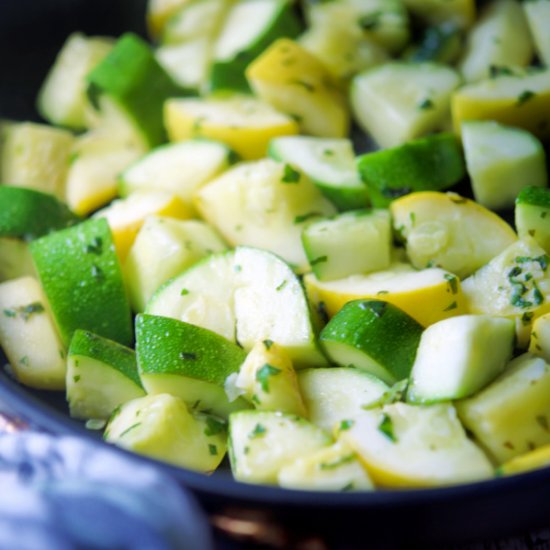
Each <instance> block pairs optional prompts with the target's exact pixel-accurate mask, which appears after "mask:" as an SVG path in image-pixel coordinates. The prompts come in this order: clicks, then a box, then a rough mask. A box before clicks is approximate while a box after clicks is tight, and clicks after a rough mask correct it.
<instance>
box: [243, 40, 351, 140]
mask: <svg viewBox="0 0 550 550" xmlns="http://www.w3.org/2000/svg"><path fill="white" fill-rule="evenodd" d="M246 77H247V79H248V82H249V83H250V86H251V88H252V89H253V90H254V92H255V93H256V94H257V95H258V96H259V97H260V98H262V99H263V100H264V101H266V102H267V103H270V104H271V105H273V107H275V108H276V109H278V110H279V111H282V112H284V113H286V114H288V115H290V116H292V117H293V118H295V119H296V120H297V121H298V123H299V125H300V128H301V129H302V132H304V133H306V134H311V135H314V136H319V137H334V138H341V137H342V138H343V137H346V136H347V134H348V130H349V112H348V108H347V104H346V100H345V98H344V95H343V93H342V92H341V90H340V89H339V85H338V83H337V82H336V81H335V80H334V79H333V77H332V75H331V74H330V72H329V71H328V70H327V68H326V67H325V66H324V65H323V64H322V63H321V61H319V59H317V58H316V57H314V56H313V55H311V54H310V53H309V52H308V51H307V50H305V49H304V48H303V47H302V46H300V45H299V44H298V43H297V42H295V41H293V40H290V39H288V38H280V39H279V40H277V41H275V42H274V43H273V44H272V45H271V46H270V47H269V48H268V49H267V50H265V51H264V53H263V54H261V55H260V56H259V57H258V58H257V59H256V60H254V61H253V62H252V63H251V64H250V65H249V66H248V68H247V70H246Z"/></svg>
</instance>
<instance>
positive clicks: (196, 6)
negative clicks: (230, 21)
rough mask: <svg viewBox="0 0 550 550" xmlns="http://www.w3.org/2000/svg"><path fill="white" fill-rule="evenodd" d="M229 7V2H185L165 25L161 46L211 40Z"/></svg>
mask: <svg viewBox="0 0 550 550" xmlns="http://www.w3.org/2000/svg"><path fill="white" fill-rule="evenodd" d="M230 5H231V0H187V1H186V2H185V3H184V5H183V6H181V8H179V9H178V10H177V11H176V13H174V15H173V16H172V17H170V19H169V20H168V22H167V23H166V25H165V26H164V29H163V33H162V44H181V43H184V42H190V41H192V40H194V39H197V38H206V39H208V40H212V39H213V38H214V37H215V36H216V35H217V34H218V32H219V30H220V27H221V25H222V23H223V21H224V18H225V16H226V14H227V10H228V9H229V7H230Z"/></svg>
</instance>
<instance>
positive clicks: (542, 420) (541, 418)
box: [536, 414, 550, 432]
mask: <svg viewBox="0 0 550 550" xmlns="http://www.w3.org/2000/svg"><path fill="white" fill-rule="evenodd" d="M536 420H537V424H538V425H539V426H540V427H541V428H542V429H543V430H544V431H545V432H548V431H550V430H549V426H548V418H546V416H545V415H543V414H539V415H538V416H537V418H536Z"/></svg>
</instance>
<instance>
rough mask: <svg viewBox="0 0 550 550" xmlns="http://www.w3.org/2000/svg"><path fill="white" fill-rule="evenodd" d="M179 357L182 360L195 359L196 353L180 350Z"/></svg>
mask: <svg viewBox="0 0 550 550" xmlns="http://www.w3.org/2000/svg"><path fill="white" fill-rule="evenodd" d="M180 358H181V359H183V360H184V361H196V360H197V354H196V353H193V352H190V351H182V352H181V353H180Z"/></svg>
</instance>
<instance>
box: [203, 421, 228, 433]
mask: <svg viewBox="0 0 550 550" xmlns="http://www.w3.org/2000/svg"><path fill="white" fill-rule="evenodd" d="M225 429H226V425H225V422H223V421H222V420H218V419H216V418H214V417H213V416H207V417H206V428H205V429H204V435H206V436H208V437H210V436H211V435H217V434H219V433H221V432H223V431H225Z"/></svg>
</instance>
